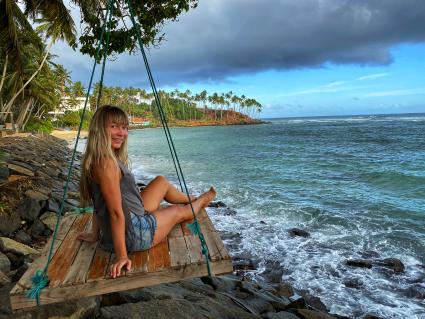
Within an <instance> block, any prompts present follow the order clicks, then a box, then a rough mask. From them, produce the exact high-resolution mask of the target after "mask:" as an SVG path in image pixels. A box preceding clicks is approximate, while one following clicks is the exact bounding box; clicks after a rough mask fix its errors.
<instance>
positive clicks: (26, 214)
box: [16, 197, 41, 223]
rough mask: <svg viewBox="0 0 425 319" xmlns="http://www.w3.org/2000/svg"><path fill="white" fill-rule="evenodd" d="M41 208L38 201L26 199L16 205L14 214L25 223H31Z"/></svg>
mask: <svg viewBox="0 0 425 319" xmlns="http://www.w3.org/2000/svg"><path fill="white" fill-rule="evenodd" d="M40 210H41V206H40V204H39V203H38V200H36V199H33V198H29V197H26V198H24V199H23V200H22V201H21V202H20V203H19V205H18V207H17V209H16V213H18V214H19V216H20V217H21V219H23V220H25V221H27V222H30V223H31V222H33V221H34V220H36V218H37V217H38V215H39V214H40Z"/></svg>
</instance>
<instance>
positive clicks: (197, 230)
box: [127, 0, 212, 278]
mask: <svg viewBox="0 0 425 319" xmlns="http://www.w3.org/2000/svg"><path fill="white" fill-rule="evenodd" d="M127 5H128V8H129V10H130V19H131V21H132V22H133V25H134V27H135V28H136V36H137V40H138V42H139V47H140V51H141V52H142V56H143V62H144V63H145V67H146V71H147V73H148V77H149V82H150V84H151V87H152V91H153V93H154V96H155V104H156V106H157V108H158V111H159V114H160V118H161V122H162V126H163V127H164V132H165V136H166V137H167V135H168V137H167V141H168V140H169V147H170V150H171V156H173V154H174V157H175V163H174V165H175V166H176V164H177V166H176V170H178V172H179V173H180V176H181V183H180V187H182V184H183V186H184V191H185V193H186V195H187V199H188V201H189V205H190V208H191V210H192V215H193V219H194V222H193V223H192V224H191V225H189V230H190V231H191V233H192V234H194V235H198V237H199V240H200V241H201V246H202V254H203V255H204V257H205V262H206V264H207V269H208V276H209V277H210V278H211V277H212V275H211V267H210V263H209V261H210V259H211V257H210V254H209V251H208V247H207V244H206V241H205V237H204V235H203V234H202V231H201V227H200V225H199V222H198V219H197V218H196V214H195V211H194V210H193V205H192V200H191V199H190V195H189V191H188V189H187V185H186V181H185V179H184V175H183V170H182V168H181V165H180V161H179V157H178V155H177V151H176V148H175V147H174V142H173V138H172V137H171V133H170V129H169V127H168V123H167V119H166V117H165V114H164V110H163V108H162V105H161V101H160V99H159V96H158V92H157V90H156V85H155V81H154V80H153V76H152V72H151V69H150V66H149V62H148V59H147V57H146V53H145V49H144V48H143V41H142V37H141V31H140V29H141V28H140V25H139V24H138V23H137V22H136V20H135V19H134V10H133V7H132V5H131V1H130V0H127ZM177 176H179V175H178V174H177ZM182 188H183V187H182Z"/></svg>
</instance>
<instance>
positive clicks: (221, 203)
mask: <svg viewBox="0 0 425 319" xmlns="http://www.w3.org/2000/svg"><path fill="white" fill-rule="evenodd" d="M208 207H215V208H219V207H227V206H226V204H225V203H223V202H222V201H220V200H219V201H217V202H211V203H210V204H209V205H208Z"/></svg>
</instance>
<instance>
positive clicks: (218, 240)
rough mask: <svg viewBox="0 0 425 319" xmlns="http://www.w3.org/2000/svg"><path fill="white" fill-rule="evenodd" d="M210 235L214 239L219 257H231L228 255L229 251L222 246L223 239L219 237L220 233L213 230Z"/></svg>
mask: <svg viewBox="0 0 425 319" xmlns="http://www.w3.org/2000/svg"><path fill="white" fill-rule="evenodd" d="M211 235H212V237H213V238H214V241H215V245H216V246H217V248H218V250H219V252H220V255H221V258H222V259H231V258H232V257H230V255H229V252H228V251H227V249H226V247H225V246H224V243H223V241H222V240H221V238H220V235H219V234H218V233H217V232H213V233H211Z"/></svg>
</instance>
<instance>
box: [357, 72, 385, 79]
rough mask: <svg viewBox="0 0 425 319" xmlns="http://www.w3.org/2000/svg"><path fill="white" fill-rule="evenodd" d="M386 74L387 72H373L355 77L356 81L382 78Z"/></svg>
mask: <svg viewBox="0 0 425 319" xmlns="http://www.w3.org/2000/svg"><path fill="white" fill-rule="evenodd" d="M388 75H389V74H388V73H375V74H370V75H365V76H361V77H359V78H357V79H356V81H364V80H372V79H377V78H382V77H385V76H388Z"/></svg>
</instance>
